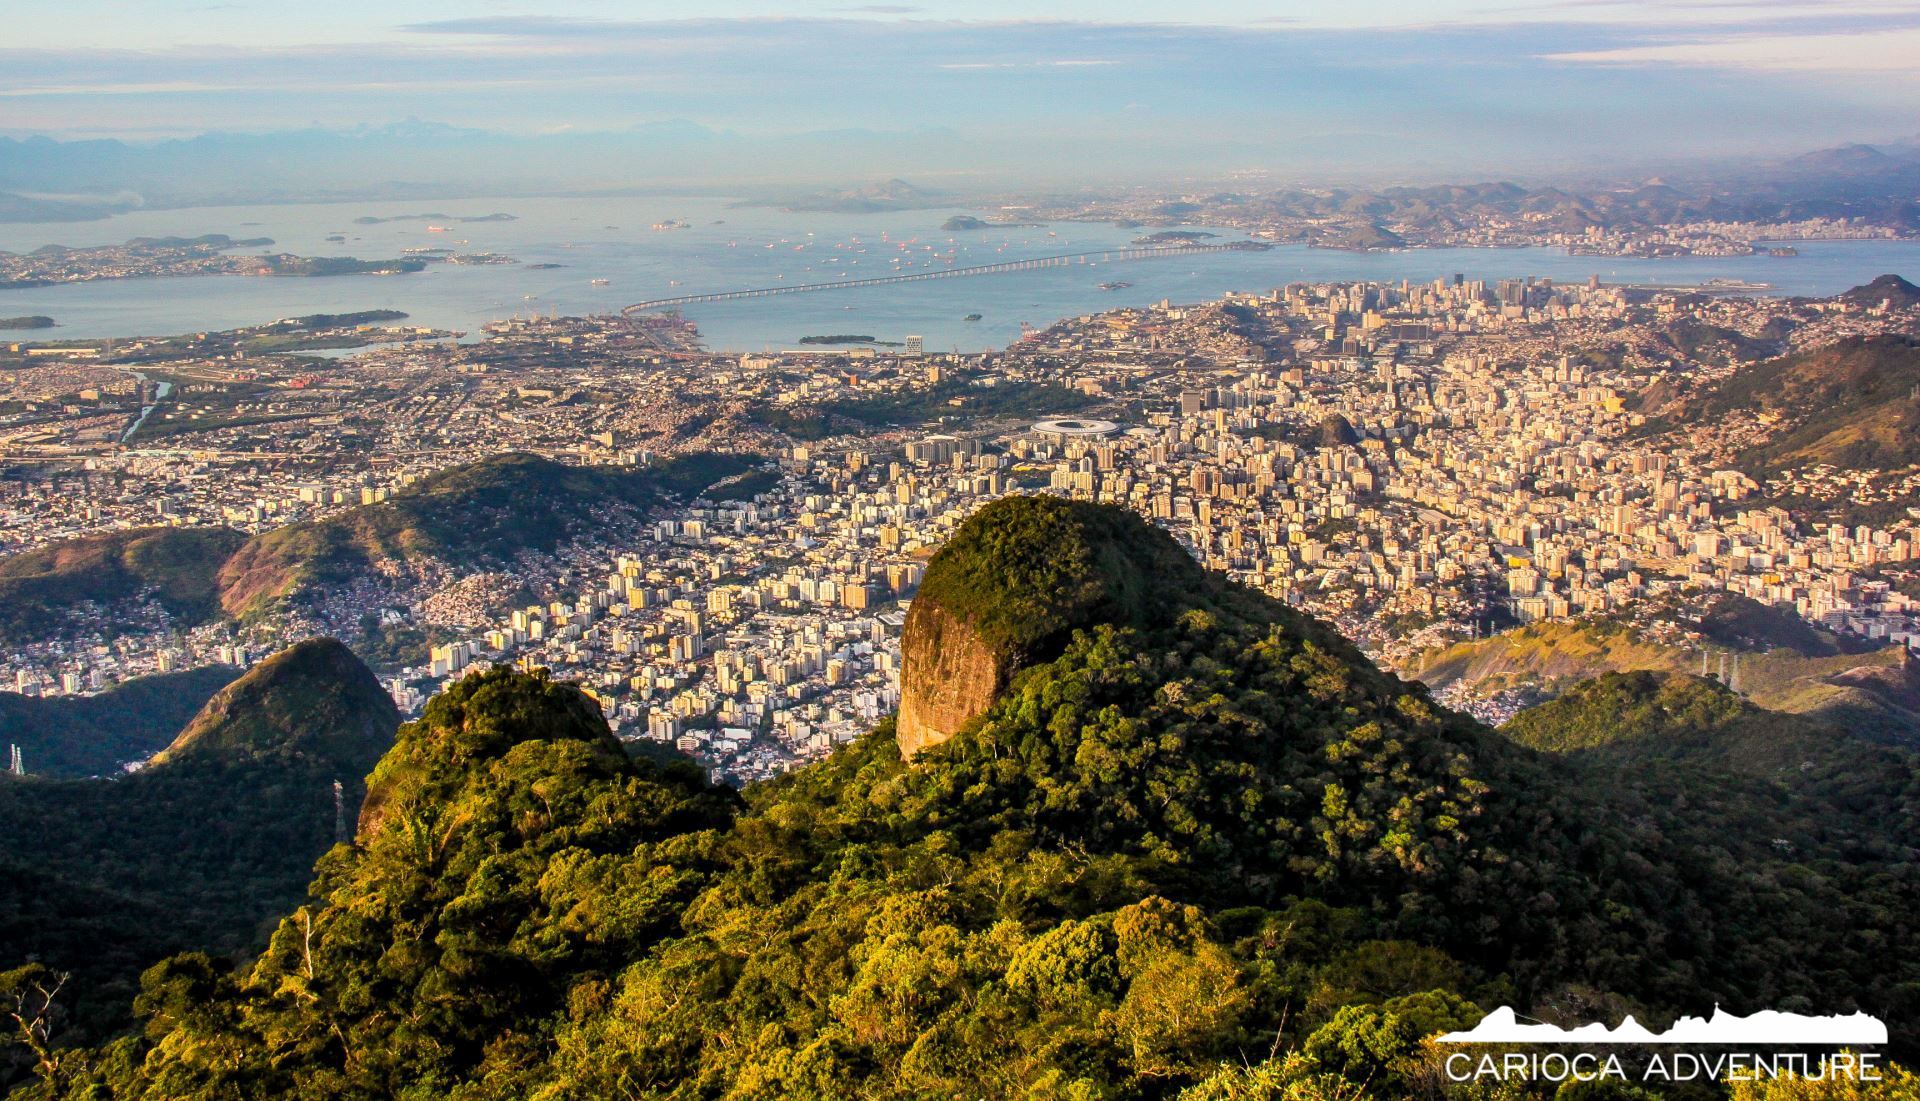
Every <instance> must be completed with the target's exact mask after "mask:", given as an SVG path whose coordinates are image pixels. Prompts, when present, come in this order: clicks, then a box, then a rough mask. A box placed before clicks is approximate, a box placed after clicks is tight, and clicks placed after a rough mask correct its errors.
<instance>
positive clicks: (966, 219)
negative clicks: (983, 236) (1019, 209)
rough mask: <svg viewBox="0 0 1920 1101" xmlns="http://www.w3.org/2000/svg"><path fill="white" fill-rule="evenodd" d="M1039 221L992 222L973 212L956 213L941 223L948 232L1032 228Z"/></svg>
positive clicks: (942, 227)
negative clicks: (977, 216)
mask: <svg viewBox="0 0 1920 1101" xmlns="http://www.w3.org/2000/svg"><path fill="white" fill-rule="evenodd" d="M1040 224H1041V223H1039V222H990V221H988V220H986V219H985V218H976V217H974V216H973V215H971V214H955V215H954V216H953V217H951V218H948V219H947V220H946V221H944V222H941V223H940V228H941V229H943V230H946V231H947V232H948V233H956V232H959V231H962V230H970V229H1032V228H1034V227H1036V226H1038V225H1040Z"/></svg>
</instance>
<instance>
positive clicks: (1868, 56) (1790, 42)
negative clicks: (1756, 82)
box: [1543, 27, 1920, 77]
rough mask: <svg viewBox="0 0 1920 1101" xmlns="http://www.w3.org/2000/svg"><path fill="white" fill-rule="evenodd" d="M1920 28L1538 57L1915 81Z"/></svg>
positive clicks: (1752, 36) (1760, 36)
mask: <svg viewBox="0 0 1920 1101" xmlns="http://www.w3.org/2000/svg"><path fill="white" fill-rule="evenodd" d="M1916 58H1920V28H1916V27H1902V28H1894V29H1890V30H1881V31H1872V32H1863V33H1857V34H1798V35H1785V34H1749V35H1734V36H1729V37H1725V38H1713V39H1701V40H1698V41H1692V42H1669V43H1663V44H1660V45H1650V46H1622V47H1618V48H1614V49H1607V50H1585V51H1577V52H1572V53H1553V54H1545V55H1543V59H1544V60H1547V61H1560V62H1573V63H1580V64H1592V65H1691V66H1705V67H1708V68H1722V69H1766V70H1780V71H1789V72H1836V73H1861V72H1874V73H1903V74H1907V75H1911V76H1916V77H1920V63H1917V62H1916V61H1915V59H1916Z"/></svg>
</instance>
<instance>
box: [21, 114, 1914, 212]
mask: <svg viewBox="0 0 1920 1101" xmlns="http://www.w3.org/2000/svg"><path fill="white" fill-rule="evenodd" d="M1234 155H1235V159H1236V160H1237V161H1239V162H1242V163H1245V162H1247V161H1248V160H1249V159H1250V158H1251V159H1255V160H1257V158H1258V157H1259V155H1260V153H1259V149H1258V147H1257V145H1251V144H1250V145H1248V146H1247V147H1245V148H1244V149H1236V150H1235V154H1234ZM1141 156H1142V159H1141V161H1140V162H1139V163H1138V164H1135V165H1133V166H1131V167H1130V168H1129V169H1127V172H1128V174H1129V175H1130V176H1131V177H1142V178H1151V177H1152V176H1154V175H1155V174H1163V173H1165V172H1166V171H1167V169H1166V167H1165V166H1164V165H1161V164H1158V163H1157V162H1156V161H1155V160H1154V158H1153V157H1152V156H1151V155H1150V154H1147V153H1144V152H1143V153H1142V154H1141ZM995 158H996V153H995V150H994V149H993V148H992V147H991V146H983V145H981V144H978V143H972V144H970V143H968V142H967V141H965V140H963V139H962V138H961V137H960V136H958V135H956V134H954V133H952V132H950V131H947V130H943V129H939V128H924V129H915V130H910V131H894V132H883V131H870V130H834V131H815V132H805V133H795V134H790V135H786V136H780V137H766V136H756V137H748V136H744V135H741V134H737V133H733V132H731V131H725V130H713V129H709V128H707V127H703V126H699V125H697V124H694V123H690V122H685V121H673V122H660V123H650V124H646V125H642V126H636V127H633V128H631V129H628V130H621V131H607V132H596V133H574V132H569V133H559V134H546V135H535V136H521V135H510V134H502V133H495V132H490V131H484V130H475V129H468V128H461V127H453V126H446V125H442V124H437V123H429V122H418V121H412V122H406V123H399V124H395V125H390V126H375V127H363V128H359V129H355V130H347V131H334V130H324V129H307V130H294V131H282V132H274V133H260V134H229V133H208V134H202V135H200V136H197V137H193V138H184V139H172V140H167V141H160V142H153V143H144V144H136V143H129V142H122V141H118V140H111V139H108V140H81V141H56V140H54V139H51V138H46V137H31V138H26V139H7V138H0V220H4V221H44V222H58V221H72V220H85V219H91V218H100V217H105V216H108V215H110V214H113V213H116V212H121V211H125V210H130V209H136V208H138V207H141V206H194V205H208V204H212V203H228V202H234V203H237V202H266V201H278V202H294V201H327V200H338V201H347V200H365V201H378V200H410V199H426V198H443V197H458V196H461V195H515V194H551V193H554V192H579V193H592V192H596V191H632V190H635V189H646V188H662V187H666V188H678V189H684V190H688V191H691V192H696V193H703V194H712V193H714V192H715V191H716V190H719V191H721V192H724V193H730V194H743V195H746V196H748V197H750V198H752V199H754V200H755V201H764V202H769V203H772V204H775V205H791V206H792V207H793V209H796V210H821V211H832V212H866V211H875V210H894V209H912V208H917V207H921V206H929V205H944V203H945V202H946V201H948V200H947V198H946V196H943V195H941V194H939V193H937V192H934V191H931V190H926V191H923V190H922V189H921V187H920V186H919V185H904V184H900V182H899V181H897V180H895V181H892V182H891V183H889V184H886V185H879V186H877V187H847V186H846V185H845V184H844V183H837V184H836V181H845V180H848V179H850V178H854V179H857V178H861V177H863V176H865V177H870V178H872V177H879V178H884V177H885V175H886V174H887V173H891V172H897V171H900V166H902V165H909V164H910V165H914V166H916V170H917V171H919V172H923V173H927V174H937V175H939V176H941V177H948V178H956V179H962V180H965V181H967V186H968V187H969V188H971V189H972V190H974V191H985V190H1005V189H1010V188H1018V187H1020V186H1021V185H1020V184H1019V183H1018V182H1017V181H1016V180H1015V179H1014V178H1013V176H1012V173H1011V169H1010V167H1009V166H1008V165H1006V164H1005V163H1003V162H1000V161H998V160H996V159H995ZM773 165H777V166H778V169H777V171H776V170H775V169H773V168H770V167H769V166H773ZM1084 182H1085V181H1076V184H1075V186H1076V187H1078V186H1081V185H1083V184H1084ZM1026 186H1029V187H1046V186H1058V181H1054V182H1053V183H1051V184H1049V183H1045V182H1042V183H1033V184H1028V185H1026ZM805 187H824V188H825V189H824V190H818V191H814V192H810V193H807V192H803V193H802V194H800V196H799V197H798V198H796V197H795V192H796V191H797V190H799V189H800V188H805ZM903 187H904V188H907V189H909V190H908V191H902V190H901V188H903ZM910 192H911V193H910ZM1917 194H1920V146H1916V145H1914V144H1912V143H1891V144H1885V145H1879V146H1869V145H1859V144H1854V145H1846V146H1840V147H1837V148H1834V149H1827V150H1819V151H1815V152H1812V153H1807V154H1804V155H1800V156H1796V157H1790V158H1781V159H1775V160H1771V161H1750V162H1747V163H1745V164H1742V165H1736V166H1729V167H1724V168H1719V169H1716V170H1715V171H1713V172H1711V173H1701V172H1694V173H1690V175H1689V178H1688V179H1687V180H1685V181H1684V182H1667V181H1664V180H1650V181H1647V182H1645V183H1641V184H1638V185H1632V186H1625V187H1620V186H1612V187H1594V186H1580V187H1555V186H1539V187H1532V188H1528V187H1521V186H1519V185H1517V184H1513V183H1503V182H1485V183H1471V184H1449V185H1443V186H1419V187H1389V188H1379V189H1366V188H1351V187H1344V188H1343V187H1337V186H1334V187H1329V188H1312V189H1295V188H1279V189H1273V190H1258V191H1253V192H1249V193H1244V194H1242V193H1233V194H1232V195H1231V197H1232V200H1233V201H1234V202H1235V203H1239V204H1251V205H1252V206H1253V207H1255V208H1259V207H1261V206H1268V207H1271V209H1273V210H1275V211H1276V212H1286V213H1290V214H1294V215H1309V214H1315V213H1318V214H1321V215H1334V214H1345V215H1349V216H1353V217H1356V218H1359V217H1361V216H1365V218H1364V219H1363V220H1362V221H1360V222H1359V223H1358V224H1359V225H1360V226H1361V228H1362V229H1364V228H1365V227H1366V226H1368V225H1371V224H1375V223H1377V221H1379V220H1384V219H1398V220H1407V221H1421V220H1427V219H1433V220H1437V221H1440V222H1444V221H1445V220H1447V219H1450V218H1458V217H1462V216H1465V215H1468V214H1471V213H1474V212H1480V213H1485V212H1500V213H1508V214H1515V215H1519V214H1526V215H1530V216H1532V217H1535V218H1538V219H1540V224H1541V225H1543V226H1545V227H1549V228H1554V229H1562V230H1569V231H1578V230H1581V229H1584V228H1586V227H1587V226H1590V225H1602V226H1624V225H1630V224H1633V225H1638V224H1660V223H1664V222H1667V221H1671V220H1675V219H1683V218H1722V219H1760V218H1765V219H1782V218H1787V219H1791V218H1804V217H1814V216H1848V217H1868V218H1871V219H1873V220H1876V221H1880V222H1883V223H1885V224H1893V225H1900V226H1903V227H1905V228H1909V229H1911V228H1915V227H1916V226H1920V215H1916V212H1915V203H1914V199H1915V196H1916V195H1917ZM1226 197H1228V193H1222V194H1220V195H1216V196H1213V197H1211V198H1210V199H1209V200H1208V201H1202V202H1192V201H1189V200H1185V199H1182V200H1175V201H1169V203H1168V204H1166V209H1165V211H1164V212H1163V213H1164V214H1165V216H1167V217H1169V218H1177V217H1179V216H1181V214H1182V213H1185V214H1198V213H1201V212H1203V211H1205V210H1206V209H1207V208H1208V207H1209V206H1211V205H1215V204H1217V203H1218V202H1219V201H1220V200H1222V199H1224V198H1226Z"/></svg>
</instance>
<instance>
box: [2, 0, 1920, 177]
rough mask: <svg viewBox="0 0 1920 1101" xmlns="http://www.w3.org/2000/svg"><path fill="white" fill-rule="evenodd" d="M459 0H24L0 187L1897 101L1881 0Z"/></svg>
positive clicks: (1733, 121) (1526, 122)
mask: <svg viewBox="0 0 1920 1101" xmlns="http://www.w3.org/2000/svg"><path fill="white" fill-rule="evenodd" d="M472 7H473V6H472V5H466V4H457V3H451V2H444V0H443V2H434V3H427V4H419V5H413V6H410V7H409V8H408V9H407V10H406V11H405V12H404V13H400V12H395V11H393V10H392V9H391V8H390V7H388V6H376V5H373V4H371V3H365V2H361V0H349V2H346V3H342V4H335V5H331V6H329V7H328V8H327V9H325V10H324V11H297V12H282V11H275V10H271V9H267V8H264V7H262V6H260V5H255V4H237V5H236V4H225V5H211V6H208V5H203V4H189V3H182V2H171V0H170V2H166V3H158V4H152V5H146V6H143V7H142V8H141V9H140V10H139V11H137V12H116V11H113V10H111V5H108V4H105V3H103V2H101V0H82V2H79V3H67V4H59V5H55V4H52V3H48V2H46V0H29V2H28V3H26V4H25V5H24V8H25V11H24V12H23V13H22V15H23V17H22V18H20V19H18V20H17V21H16V22H17V23H19V24H21V25H22V26H23V28H24V30H23V31H22V33H19V34H17V35H15V36H14V38H13V41H12V42H11V43H10V44H9V45H8V46H6V47H4V48H0V73H4V74H5V75H4V76H0V135H4V136H8V137H12V138H15V139H21V138H34V137H43V138H50V139H53V140H55V141H58V142H60V143H62V145H61V146H59V147H48V146H45V145H44V144H42V143H38V142H34V143H31V144H28V145H25V146H21V145H13V146H10V147H8V148H7V149H6V151H5V152H6V155H5V157H4V159H0V187H6V188H8V189H10V190H12V191H14V192H16V193H19V192H28V191H33V190H36V189H37V190H41V191H46V192H54V193H58V192H61V191H63V190H66V189H71V188H74V187H75V186H76V184H78V185H81V186H84V187H85V188H86V189H88V190H89V191H90V192H91V193H97V192H98V190H99V189H100V188H103V187H104V188H114V187H142V186H143V185H142V184H141V182H140V181H139V180H135V179H116V178H113V176H112V174H111V173H97V174H96V178H93V179H89V178H88V167H87V164H86V161H85V158H86V157H87V156H93V155H96V154H98V153H99V147H93V146H85V145H83V146H80V147H79V148H76V147H75V146H74V144H73V143H87V142H92V141H95V140H98V139H113V140H116V141H121V142H125V143H129V144H130V145H131V146H132V153H134V154H140V155H144V156H146V160H147V162H148V169H147V170H148V171H150V172H151V173H152V174H153V177H154V181H153V182H152V183H150V184H146V185H144V186H145V187H152V188H154V189H156V190H158V191H159V192H161V193H162V194H163V195H164V194H165V193H166V191H167V186H166V176H167V168H168V166H166V165H164V164H162V163H161V162H163V161H165V160H166V158H167V157H169V156H188V155H194V156H198V157H201V158H202V163H201V164H200V165H199V167H200V168H201V169H202V170H208V169H215V170H220V171H226V170H229V169H231V168H232V167H233V166H232V165H229V164H226V163H224V162H222V161H221V160H220V159H219V158H220V157H221V156H222V155H226V154H237V155H239V156H241V157H245V156H248V155H256V154H257V155H272V156H281V155H284V156H289V157H293V158H295V159H296V161H297V158H298V157H300V156H301V155H303V154H305V153H311V152H312V150H311V148H309V147H311V146H313V145H315V144H316V143H319V144H325V143H326V142H327V141H332V142H333V143H334V144H333V146H331V147H330V148H331V149H333V150H336V151H338V150H345V151H346V153H345V156H346V162H345V163H341V164H332V163H329V162H330V160H331V159H332V154H331V153H330V154H328V155H327V156H322V157H320V158H319V160H320V162H321V163H320V164H319V165H318V169H319V170H320V176H319V177H318V178H316V179H315V180H314V186H315V187H316V189H317V190H321V191H325V190H329V189H335V188H337V187H338V186H339V183H340V181H338V180H335V179H333V178H331V176H332V175H338V174H340V173H344V172H347V171H352V172H355V173H359V174H360V175H361V177H362V178H361V181H360V182H361V183H362V184H363V185H365V186H376V185H378V184H381V183H384V182H404V183H414V182H419V181H417V180H416V177H431V178H432V179H434V180H436V181H438V182H439V183H440V184H442V185H443V186H448V187H451V188H454V189H463V188H464V189H472V188H475V187H478V188H479V189H481V190H485V189H486V188H488V187H490V186H491V187H504V188H507V189H510V190H525V189H527V188H546V189H550V190H556V191H560V190H577V189H593V188H606V187H620V186H627V185H631V184H633V183H636V182H638V183H643V184H647V185H654V186H714V185H732V186H739V187H755V186H763V187H777V186H781V185H784V184H788V183H795V182H798V183H806V184H820V183H830V182H838V183H843V184H851V183H855V182H861V181H867V180H871V179H876V178H883V177H887V176H900V177H903V178H906V179H909V180H912V181H914V182H916V183H920V184H930V185H934V186H940V185H941V182H942V181H949V182H952V183H954V184H956V185H964V186H968V187H980V188H992V187H1009V186H1060V185H1071V184H1076V183H1078V184H1087V185H1123V184H1135V183H1138V184H1149V183H1152V184H1165V183H1173V182H1177V181H1181V180H1195V181H1201V180H1206V181H1217V180H1227V179H1232V178H1235V177H1237V176H1245V177H1249V178H1255V179H1258V180H1260V181H1262V182H1269V181H1270V182H1274V183H1323V184H1349V185H1351V184H1378V183H1402V182H1404V183H1435V182H1442V181H1446V182H1455V181H1465V180H1476V179H1521V180H1531V181H1543V182H1554V183H1562V182H1568V181H1576V180H1577V181H1587V180H1600V181H1617V180H1627V179H1636V178H1641V177H1644V176H1647V175H1651V174H1657V173H1662V172H1680V173H1688V172H1694V173H1704V172H1710V171H1713V170H1715V169H1717V168H1719V167H1723V166H1726V165H1728V164H1730V163H1738V162H1743V161H1748V162H1764V161H1768V160H1776V159H1780V158H1785V157H1790V156H1792V155H1794V154H1798V153H1804V152H1807V151H1809V150H1815V149H1821V148H1830V147H1833V146H1837V145H1841V144H1845V143H1849V142H1864V143H1875V144H1882V145H1885V144H1898V145H1902V146H1903V147H1904V146H1910V145H1911V144H1912V143H1913V142H1914V140H1915V137H1916V133H1915V132H1916V130H1920V123H1916V113H1915V107H1916V106H1920V81H1917V80H1916V76H1917V75H1920V74H1917V73H1916V71H1915V66H1913V65H1912V64H1911V62H1910V60H1909V59H1910V58H1911V57H1913V56H1916V55H1920V3H1916V2H1912V0H1853V2H1842V3H1827V4H1793V5H1788V4H1781V3H1778V2H1776V0H1752V2H1745V3H1743V2H1741V0H1700V2H1697V3H1683V4H1663V5H1649V4H1639V3H1633V2H1629V0H1557V2H1555V3H1550V4H1545V5H1533V6H1527V7H1515V6H1513V5H1511V4H1506V5H1502V4H1500V3H1497V2H1494V3H1482V4H1476V3H1469V2H1462V0H1449V2H1448V3H1445V4H1443V5H1438V6H1436V5H1413V4H1406V3H1385V2H1372V3H1361V4H1356V5H1346V6H1343V7H1342V9H1341V10H1340V11H1339V12H1338V13H1329V12H1327V11H1326V10H1324V9H1322V8H1319V7H1316V6H1309V5H1304V4H1285V5H1264V6H1259V7H1256V6H1254V5H1251V4H1246V3H1237V2H1229V0H1205V2H1200V3H1193V4H1183V5H1179V6H1177V7H1176V6H1174V5H1169V4H1160V3H1151V4H1143V5H1134V6H1132V7H1131V8H1130V9H1129V11H1128V14H1127V17H1126V18H1124V19H1116V18H1112V17H1110V16H1103V15H1102V8H1101V7H1100V6H1098V5H1093V4H1086V3H1081V4H1056V5H1053V6H1052V7H1051V8H1050V9H1049V16H1050V17H1049V18H1047V19H1045V20H1031V19H1022V18H1019V11H1020V9H1019V8H1017V6H1015V5H1011V4H1006V3H999V2H992V3H986V4H973V5H966V6H965V7H964V8H962V7H961V6H959V5H955V4H951V3H927V4H869V5H854V6H849V5H832V6H829V5H806V4H795V3H781V2H747V0H728V2H724V3H720V4H713V5H707V6H705V8H704V11H705V12H706V14H704V15H702V16H701V17H699V18H692V19H676V18H666V17H662V16H661V14H660V13H661V12H663V11H664V10H665V9H664V8H663V7H662V6H660V5H654V4H641V5H626V6H624V7H623V8H622V9H620V10H621V12H622V13H623V17H619V18H615V17H611V13H610V12H609V9H608V8H607V7H606V6H604V5H601V4H597V3H594V2H592V0H569V2H564V3H559V4H555V5H548V6H546V7H545V9H544V10H543V11H542V13H541V14H538V15H532V14H516V13H514V12H513V10H512V9H508V8H491V9H487V10H488V14H485V15H481V16H475V15H473V14H472ZM1176 16H1177V17H1178V18H1175V17H1176ZM421 120H424V123H423V122H422V121H421ZM183 141H184V144H176V143H182V142H183ZM354 142H359V143H361V145H362V146H364V147H366V148H367V149H368V151H369V153H370V154H372V153H377V154H378V158H377V159H378V164H379V166H380V167H381V168H383V169H385V170H386V171H385V173H384V174H382V175H378V176H372V177H368V176H366V172H367V171H369V170H370V168H363V167H362V166H359V165H357V164H354V163H352V155H353V154H352V151H353V148H354V146H353V143H354ZM382 142H385V143H386V145H385V146H384V147H381V148H378V149H374V148H373V147H374V146H377V145H380V143H382ZM529 149H534V150H541V151H543V156H541V157H538V158H531V159H527V158H518V154H517V152H516V153H515V157H516V158H517V159H519V163H502V162H501V160H500V157H501V156H502V153H503V151H525V150H529ZM549 152H550V153H551V156H546V155H545V154H546V153H549ZM134 159H138V158H137V157H135V158H134ZM530 161H533V162H537V163H530ZM120 167H121V168H126V167H127V165H126V164H122V165H120ZM283 174H284V173H283ZM242 176H243V177H246V178H248V179H251V180H253V181H254V182H253V184H252V185H251V186H256V187H262V188H266V187H274V188H281V189H284V185H285V184H286V183H288V182H291V181H290V180H272V179H270V176H271V173H266V172H263V171H258V170H256V169H247V170H245V171H243V172H242ZM242 182H244V181H242ZM143 190H144V188H143Z"/></svg>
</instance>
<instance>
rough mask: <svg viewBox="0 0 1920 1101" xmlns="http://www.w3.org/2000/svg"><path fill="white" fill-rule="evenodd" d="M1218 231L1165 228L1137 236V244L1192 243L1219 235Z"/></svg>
mask: <svg viewBox="0 0 1920 1101" xmlns="http://www.w3.org/2000/svg"><path fill="white" fill-rule="evenodd" d="M1218 236H1220V235H1219V234H1217V233H1208V232H1207V231H1206V230H1204V229H1163V230H1161V231H1160V232H1158V233H1149V234H1147V235H1146V236H1144V237H1135V238H1134V239H1133V243H1134V244H1136V245H1191V244H1197V243H1198V242H1201V241H1204V240H1206V239H1207V238H1209V237H1218Z"/></svg>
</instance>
